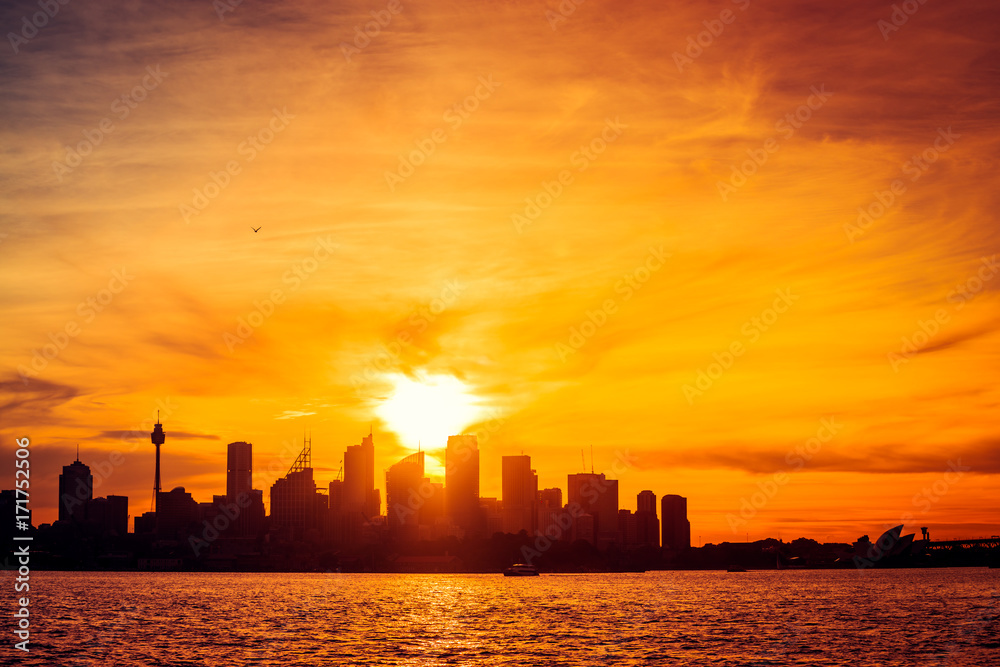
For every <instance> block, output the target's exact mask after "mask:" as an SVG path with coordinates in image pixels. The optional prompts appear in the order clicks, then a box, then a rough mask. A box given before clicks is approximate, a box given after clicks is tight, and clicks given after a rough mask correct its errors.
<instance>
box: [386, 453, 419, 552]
mask: <svg viewBox="0 0 1000 667" xmlns="http://www.w3.org/2000/svg"><path fill="white" fill-rule="evenodd" d="M423 481H424V453H423V452H414V453H413V454H410V455H409V456H407V457H405V458H403V459H402V460H400V461H399V462H397V463H395V464H394V465H392V466H391V467H390V468H389V469H388V470H387V471H386V473H385V500H386V513H387V515H388V516H387V521H388V527H389V533H390V534H391V535H392V536H394V537H396V538H399V539H404V540H416V539H417V537H418V535H419V525H420V509H421V506H422V505H423V500H422V497H421V495H420V488H421V484H422V483H423Z"/></svg>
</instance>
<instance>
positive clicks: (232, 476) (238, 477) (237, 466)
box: [226, 442, 253, 503]
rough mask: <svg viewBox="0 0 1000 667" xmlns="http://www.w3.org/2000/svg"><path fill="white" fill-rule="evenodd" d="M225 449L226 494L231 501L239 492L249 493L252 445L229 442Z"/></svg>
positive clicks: (251, 484)
mask: <svg viewBox="0 0 1000 667" xmlns="http://www.w3.org/2000/svg"><path fill="white" fill-rule="evenodd" d="M227 449H228V451H227V453H226V496H227V497H228V498H229V502H231V503H232V502H236V500H237V498H238V497H239V495H240V494H241V493H243V494H247V495H249V494H250V489H252V488H253V445H251V444H250V443H249V442H231V443H229V446H228V448H227Z"/></svg>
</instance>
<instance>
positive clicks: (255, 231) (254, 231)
mask: <svg viewBox="0 0 1000 667" xmlns="http://www.w3.org/2000/svg"><path fill="white" fill-rule="evenodd" d="M250 229H253V225H251V226H250ZM259 231H260V227H258V228H257V229H253V233H254V234H256V233H257V232H259Z"/></svg>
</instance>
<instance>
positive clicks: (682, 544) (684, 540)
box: [660, 495, 691, 551]
mask: <svg viewBox="0 0 1000 667" xmlns="http://www.w3.org/2000/svg"><path fill="white" fill-rule="evenodd" d="M660 508H661V510H662V512H661V514H660V517H661V521H660V525H661V526H662V528H663V546H664V548H670V549H674V550H677V551H682V550H684V549H687V548H689V547H690V546H691V523H690V522H689V521H688V518H687V498H684V497H682V496H677V495H667V496H663V498H662V499H661V500H660Z"/></svg>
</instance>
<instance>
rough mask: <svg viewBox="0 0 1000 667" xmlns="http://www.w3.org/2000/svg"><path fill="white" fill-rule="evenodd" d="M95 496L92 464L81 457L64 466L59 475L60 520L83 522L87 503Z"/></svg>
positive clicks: (85, 517) (85, 516)
mask: <svg viewBox="0 0 1000 667" xmlns="http://www.w3.org/2000/svg"><path fill="white" fill-rule="evenodd" d="M77 456H78V457H79V454H78V455H77ZM93 497H94V476H93V475H91V474H90V466H88V465H85V464H83V463H81V462H80V459H79V458H77V460H75V461H73V463H71V464H70V465H68V466H63V471H62V474H61V475H59V520H60V521H73V522H74V523H81V524H82V523H83V522H84V521H86V519H87V503H88V502H90V500H91V499H92V498H93Z"/></svg>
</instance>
